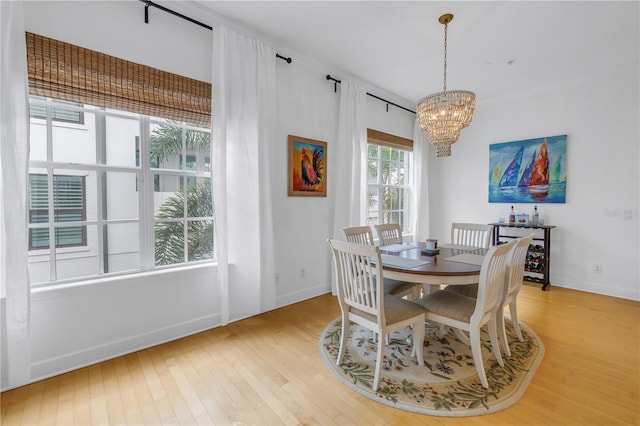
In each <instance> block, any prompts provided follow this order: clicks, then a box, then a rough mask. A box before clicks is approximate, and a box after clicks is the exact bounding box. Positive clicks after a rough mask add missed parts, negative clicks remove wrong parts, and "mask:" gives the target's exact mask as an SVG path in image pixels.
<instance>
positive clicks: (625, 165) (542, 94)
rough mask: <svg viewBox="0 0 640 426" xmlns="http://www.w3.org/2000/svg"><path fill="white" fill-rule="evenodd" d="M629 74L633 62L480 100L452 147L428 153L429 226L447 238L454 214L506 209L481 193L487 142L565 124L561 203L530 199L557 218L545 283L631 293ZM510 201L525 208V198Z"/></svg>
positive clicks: (635, 151)
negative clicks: (443, 154) (439, 154)
mask: <svg viewBox="0 0 640 426" xmlns="http://www.w3.org/2000/svg"><path fill="white" fill-rule="evenodd" d="M586 72H587V70H585V73H586ZM638 75H639V72H638V64H635V66H633V67H629V68H625V69H619V70H617V71H615V72H612V73H610V74H606V75H590V76H588V75H585V76H576V79H575V80H574V81H572V82H569V83H567V84H565V85H562V86H557V87H550V88H547V89H546V90H539V91H537V92H534V93H522V94H516V95H514V96H513V97H511V98H509V99H496V100H493V101H491V102H487V103H484V104H483V103H479V104H478V106H477V108H476V114H475V116H474V118H473V122H472V124H471V125H470V126H469V127H468V128H467V129H465V130H463V131H462V136H461V138H460V140H459V141H458V142H457V143H456V144H455V145H454V146H453V153H452V157H451V158H447V159H437V158H435V156H432V157H431V159H430V179H431V187H430V191H431V202H432V204H431V230H432V232H433V233H434V236H435V237H438V238H442V239H444V240H447V239H448V238H449V227H450V223H451V222H453V221H460V222H465V221H469V222H480V223H489V222H497V220H498V217H500V216H506V214H507V211H508V209H509V207H510V205H509V204H490V203H488V192H487V187H488V176H489V145H490V144H493V143H500V142H509V141H516V140H523V139H531V138H537V137H543V136H553V135H560V134H567V195H566V203H565V204H539V205H538V209H539V210H540V214H541V217H542V218H544V219H545V222H546V224H550V225H555V226H556V228H555V229H553V230H552V233H551V239H552V241H551V257H550V261H551V265H550V271H551V274H550V278H551V284H552V286H553V285H557V286H560V287H568V288H574V289H578V290H585V291H590V292H594V293H600V294H606V295H612V296H617V297H623V298H627V299H633V300H640V271H639V264H640V252H639V241H640V238H639V237H640V236H639V233H640V229H639V226H638V207H639V205H638V203H639V175H638V165H639V159H640V154H639V148H638V142H639V141H640V134H639V128H638V126H639V118H638V117H640V107H639V95H638V94H639V87H638ZM515 208H516V212H520V211H523V212H525V213H531V211H532V210H533V205H532V204H521V205H516V206H515ZM625 210H630V211H631V212H632V216H631V218H629V219H625V218H624V215H623V212H624V211H625ZM595 265H601V266H602V273H596V272H595Z"/></svg>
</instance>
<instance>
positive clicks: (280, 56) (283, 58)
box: [276, 53, 293, 64]
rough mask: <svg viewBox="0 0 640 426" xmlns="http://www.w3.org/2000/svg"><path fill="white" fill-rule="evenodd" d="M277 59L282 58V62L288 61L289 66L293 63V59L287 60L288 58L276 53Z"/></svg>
mask: <svg viewBox="0 0 640 426" xmlns="http://www.w3.org/2000/svg"><path fill="white" fill-rule="evenodd" d="M276 58H280V59H282V60H284V61H287V63H288V64H290V63H291V61H292V60H293V59H291V58H287V57H286V56H282V55H281V54H279V53H276Z"/></svg>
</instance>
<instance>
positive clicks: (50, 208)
mask: <svg viewBox="0 0 640 426" xmlns="http://www.w3.org/2000/svg"><path fill="white" fill-rule="evenodd" d="M46 105H47V113H46V115H47V117H46V119H45V122H46V128H47V131H46V134H47V136H46V137H47V162H49V163H51V162H52V161H53V105H52V102H51V99H47V104H46ZM53 185H54V183H53V168H52V167H51V166H47V188H49V191H48V194H47V216H48V220H49V279H50V280H51V281H55V280H56V279H58V269H57V261H56V260H57V258H56V228H55V226H54V224H55V206H54V204H53V200H54V193H55V187H54V186H53Z"/></svg>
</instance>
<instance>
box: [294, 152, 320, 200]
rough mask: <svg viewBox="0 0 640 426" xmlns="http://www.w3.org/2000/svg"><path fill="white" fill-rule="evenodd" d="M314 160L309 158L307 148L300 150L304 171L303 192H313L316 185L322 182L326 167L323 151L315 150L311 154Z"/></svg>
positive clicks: (301, 167) (302, 169)
mask: <svg viewBox="0 0 640 426" xmlns="http://www.w3.org/2000/svg"><path fill="white" fill-rule="evenodd" d="M311 155H312V157H313V160H312V159H310V158H309V151H308V150H307V149H306V148H302V150H300V158H301V161H300V169H301V171H302V181H303V182H304V184H303V186H302V190H303V191H313V190H314V188H315V187H316V185H318V184H320V183H321V182H322V173H323V171H324V166H323V164H322V151H320V149H314V150H313V153H312V154H311Z"/></svg>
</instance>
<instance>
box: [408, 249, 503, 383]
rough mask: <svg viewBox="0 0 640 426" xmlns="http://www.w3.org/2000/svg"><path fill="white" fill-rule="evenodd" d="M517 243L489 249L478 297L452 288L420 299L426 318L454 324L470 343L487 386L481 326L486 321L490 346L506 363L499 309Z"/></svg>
mask: <svg viewBox="0 0 640 426" xmlns="http://www.w3.org/2000/svg"><path fill="white" fill-rule="evenodd" d="M514 245H515V241H511V242H509V243H507V244H503V245H499V246H493V247H491V248H490V249H489V252H488V253H487V255H486V256H485V258H484V261H483V262H482V267H481V270H480V282H479V283H478V293H477V298H475V299H474V298H471V297H467V296H464V295H462V294H459V293H456V292H453V291H446V290H438V291H436V292H433V293H430V294H428V295H426V296H423V297H422V298H420V299H419V300H418V301H417V303H419V304H420V305H422V306H424V307H425V309H426V310H427V313H426V315H425V317H426V319H427V321H433V322H436V323H438V324H442V325H446V326H449V327H452V328H454V330H455V332H456V334H457V335H459V336H461V337H462V340H463V341H465V342H469V345H470V346H471V352H472V354H473V361H474V363H475V365H476V370H477V371H478V376H479V377H480V382H481V383H482V386H484V387H485V388H488V387H489V384H488V381H487V376H486V374H485V369H484V361H483V359H482V348H481V343H480V329H481V327H482V326H483V325H485V324H487V329H488V332H489V337H490V340H491V349H492V351H493V353H494V355H495V357H496V360H497V361H498V364H499V365H500V366H504V361H503V359H502V356H501V354H500V345H499V343H498V335H497V316H498V312H497V311H498V309H501V308H502V305H501V303H500V302H501V300H502V292H503V289H504V279H505V271H506V267H507V257H508V255H509V252H510V250H511V248H512V247H513V246H514ZM463 331H466V332H467V333H468V335H465V334H464V333H463Z"/></svg>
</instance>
